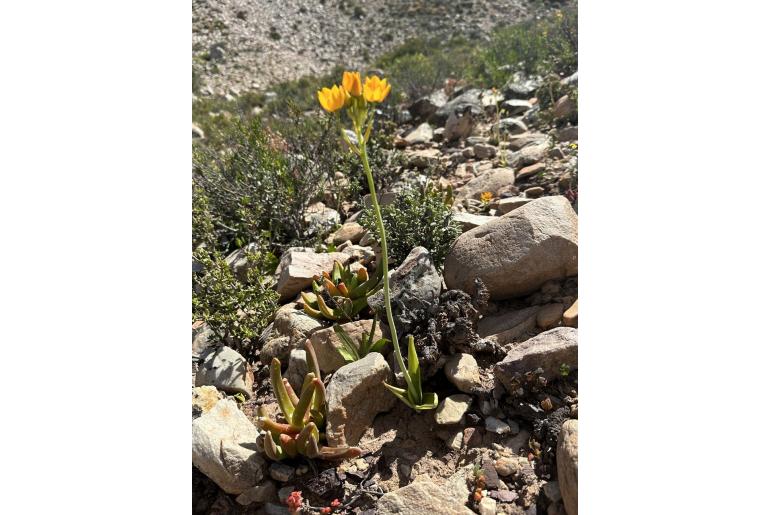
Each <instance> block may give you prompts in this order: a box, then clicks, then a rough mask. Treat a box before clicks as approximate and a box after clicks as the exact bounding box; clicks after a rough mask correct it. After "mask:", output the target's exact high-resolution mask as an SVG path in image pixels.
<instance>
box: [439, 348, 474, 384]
mask: <svg viewBox="0 0 770 515" xmlns="http://www.w3.org/2000/svg"><path fill="white" fill-rule="evenodd" d="M444 374H446V377H447V379H449V382H451V383H452V384H453V385H455V386H456V387H457V389H458V390H460V391H461V392H465V393H473V389H474V388H476V387H478V386H479V385H480V384H481V376H480V374H479V365H478V363H476V358H474V357H473V356H472V355H470V354H465V353H462V354H455V355H454V356H452V357H450V358H449V360H448V361H447V362H446V364H445V365H444Z"/></svg>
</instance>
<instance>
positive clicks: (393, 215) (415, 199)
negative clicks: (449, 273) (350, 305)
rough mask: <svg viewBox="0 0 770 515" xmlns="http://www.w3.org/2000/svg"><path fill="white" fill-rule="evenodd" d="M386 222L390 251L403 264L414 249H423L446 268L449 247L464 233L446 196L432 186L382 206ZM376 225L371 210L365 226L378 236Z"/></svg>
mask: <svg viewBox="0 0 770 515" xmlns="http://www.w3.org/2000/svg"><path fill="white" fill-rule="evenodd" d="M382 221H383V224H384V225H385V232H386V235H387V239H388V243H389V245H388V250H389V252H390V255H391V256H392V257H393V260H394V261H395V262H396V263H401V262H403V261H404V259H405V258H406V256H407V255H408V254H409V252H411V250H412V249H413V248H414V247H418V246H422V247H425V248H426V249H428V251H429V252H430V254H431V257H432V258H433V263H434V264H435V265H436V268H438V269H441V268H443V266H444V259H446V255H447V253H448V252H449V246H450V245H451V244H452V242H453V241H454V240H455V239H456V238H457V237H458V236H459V235H460V233H461V232H462V231H461V229H460V225H459V224H458V223H457V222H456V221H455V220H454V218H453V217H452V208H451V206H450V205H448V204H447V203H446V202H445V195H444V194H442V193H441V192H438V191H436V190H435V189H434V188H432V187H427V188H424V189H410V190H406V191H404V192H402V193H400V194H399V195H398V196H397V197H396V199H395V200H394V201H393V203H392V204H389V205H387V206H383V207H382ZM375 223H376V222H375V216H374V212H373V210H372V209H367V210H366V211H365V212H364V214H363V215H362V216H361V225H363V226H364V227H366V228H367V229H368V230H369V231H370V232H371V233H372V234H377V229H376V225H375Z"/></svg>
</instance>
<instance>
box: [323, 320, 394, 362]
mask: <svg viewBox="0 0 770 515" xmlns="http://www.w3.org/2000/svg"><path fill="white" fill-rule="evenodd" d="M379 321H380V320H379V319H378V318H377V317H375V318H374V320H372V328H371V329H370V330H369V334H367V333H363V334H362V335H361V341H360V343H359V344H358V345H356V343H355V342H354V341H353V338H351V337H350V335H349V334H348V333H347V332H345V330H344V329H343V328H342V327H341V326H340V325H338V324H334V326H332V327H333V328H334V332H335V333H336V334H337V337H338V338H339V339H340V341H341V342H342V347H338V348H337V352H339V354H340V356H342V359H344V360H345V361H346V362H348V363H351V362H353V361H358V360H359V359H361V358H363V357H364V356H366V355H367V354H369V353H370V352H379V351H380V350H382V348H383V347H385V345H387V344H389V343H390V340H388V339H387V338H380V339H379V340H377V341H376V342H375V341H374V330H375V328H376V327H377V323H378V322H379Z"/></svg>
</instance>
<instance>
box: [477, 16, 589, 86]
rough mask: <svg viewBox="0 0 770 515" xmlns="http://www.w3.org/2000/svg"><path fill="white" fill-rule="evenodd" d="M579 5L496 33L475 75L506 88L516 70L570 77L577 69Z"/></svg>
mask: <svg viewBox="0 0 770 515" xmlns="http://www.w3.org/2000/svg"><path fill="white" fill-rule="evenodd" d="M577 50H578V48H577V6H576V4H572V5H569V6H567V7H566V8H564V9H562V10H559V11H556V12H554V13H551V14H549V15H548V16H546V17H544V18H542V19H530V20H527V21H524V22H521V23H517V24H515V25H511V26H508V27H503V28H500V29H497V30H495V31H494V32H493V34H492V38H491V41H490V42H489V43H488V44H486V45H484V47H483V48H482V50H481V52H480V54H479V59H478V62H477V65H476V68H475V70H473V71H472V72H471V76H472V77H473V78H474V79H475V80H477V81H481V82H482V83H483V84H485V85H486V86H488V87H489V86H495V87H498V88H499V87H502V86H504V85H505V82H506V81H507V80H508V78H509V77H510V76H511V73H512V72H513V71H518V70H520V71H523V72H524V73H526V74H529V75H532V74H539V75H549V74H556V75H569V74H571V73H573V72H574V71H575V70H577V64H578V58H577Z"/></svg>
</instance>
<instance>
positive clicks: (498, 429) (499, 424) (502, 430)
mask: <svg viewBox="0 0 770 515" xmlns="http://www.w3.org/2000/svg"><path fill="white" fill-rule="evenodd" d="M484 423H485V427H486V428H487V431H490V432H492V433H495V434H498V435H504V434H508V433H510V432H511V426H509V425H508V424H506V423H505V422H503V421H502V420H500V419H499V418H495V417H487V418H486V420H485V421H484Z"/></svg>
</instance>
